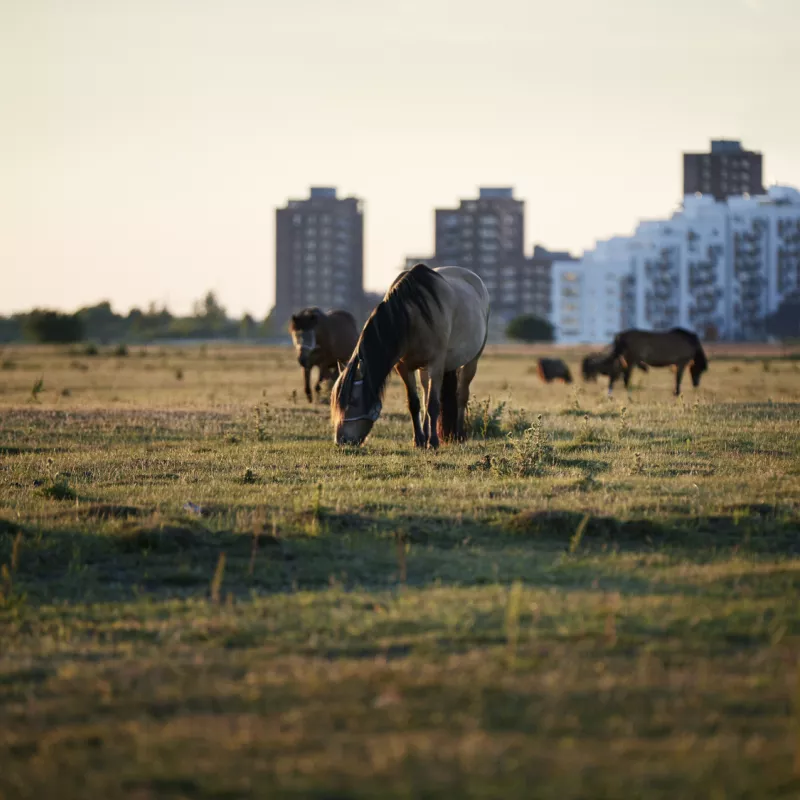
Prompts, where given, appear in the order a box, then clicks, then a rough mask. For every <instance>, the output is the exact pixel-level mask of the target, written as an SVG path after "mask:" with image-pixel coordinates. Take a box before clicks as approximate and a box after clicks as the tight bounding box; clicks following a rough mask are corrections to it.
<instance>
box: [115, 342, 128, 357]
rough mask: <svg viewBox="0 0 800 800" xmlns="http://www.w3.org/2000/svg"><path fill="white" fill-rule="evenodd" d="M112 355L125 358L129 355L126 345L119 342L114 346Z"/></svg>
mask: <svg viewBox="0 0 800 800" xmlns="http://www.w3.org/2000/svg"><path fill="white" fill-rule="evenodd" d="M114 355H115V356H116V357H117V358H127V357H128V356H129V355H130V353H129V352H128V346H127V345H126V344H123V343H122V342H120V344H118V345H117V346H116V347H115V348H114Z"/></svg>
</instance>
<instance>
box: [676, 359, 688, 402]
mask: <svg viewBox="0 0 800 800" xmlns="http://www.w3.org/2000/svg"><path fill="white" fill-rule="evenodd" d="M675 366H676V368H675V397H678V395H680V393H681V381H682V380H683V371H684V370H685V369H686V364H684V363H680V364H676V365H675Z"/></svg>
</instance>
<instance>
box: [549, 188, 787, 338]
mask: <svg viewBox="0 0 800 800" xmlns="http://www.w3.org/2000/svg"><path fill="white" fill-rule="evenodd" d="M614 280H617V283H618V287H617V288H618V294H617V296H618V298H619V303H618V304H617V305H614V304H612V303H607V302H602V303H600V302H599V299H600V297H601V295H602V297H603V298H604V299H605V298H610V297H611V294H612V292H611V286H612V284H613V282H614ZM600 287H603V289H602V291H601V288H600ZM798 290H800V192H798V191H797V190H795V189H791V188H789V187H772V188H771V189H770V190H769V191H768V192H767V194H766V195H763V196H759V197H747V196H742V197H732V198H729V199H728V200H727V201H726V202H715V201H714V199H713V197H710V196H705V195H704V196H687V197H685V198H684V202H683V208H682V210H681V211H679V212H676V213H675V214H673V216H672V217H671V218H670V219H668V220H653V221H646V222H642V223H640V225H639V226H638V227H637V229H636V232H635V233H634V235H633V236H631V237H629V238H621V237H620V238H616V239H612V240H610V241H608V242H600V243H598V245H597V247H596V249H595V250H594V251H590V252H587V253H585V254H584V256H583V259H582V260H581V261H580V262H578V263H577V264H576V263H572V264H564V265H561V264H556V265H554V271H553V290H552V291H553V293H552V307H553V319H552V321H553V324H554V325H555V327H556V339H557V341H561V342H572V343H578V342H594V343H605V342H609V341H611V338H612V337H613V333H616V332H617V331H619V330H622V329H624V328H626V327H637V328H644V329H649V330H658V329H664V328H670V327H673V326H681V327H684V328H688V329H690V330H694V331H696V332H697V333H698V334H699V335H700V337H701V338H703V339H717V338H719V339H736V340H752V339H760V338H763V337H764V336H765V330H764V319H765V317H766V316H768V315H769V314H771V313H772V312H774V311H775V310H776V309H777V308H778V306H779V305H780V304H781V302H782V301H783V300H784V299H785V298H786V296H787V295H788V294H790V293H792V292H796V291H798ZM609 330H611V331H612V333H611V336H609V335H608V331H609Z"/></svg>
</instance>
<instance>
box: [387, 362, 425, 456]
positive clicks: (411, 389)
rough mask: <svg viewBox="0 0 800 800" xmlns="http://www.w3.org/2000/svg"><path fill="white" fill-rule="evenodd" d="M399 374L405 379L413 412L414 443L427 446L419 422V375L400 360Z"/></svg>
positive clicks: (397, 367) (409, 408) (397, 369)
mask: <svg viewBox="0 0 800 800" xmlns="http://www.w3.org/2000/svg"><path fill="white" fill-rule="evenodd" d="M395 370H396V371H397V374H398V375H399V376H400V377H401V378H402V379H403V383H404V384H405V385H406V397H407V398H408V411H409V413H410V414H411V424H412V425H413V426H414V444H415V445H416V446H417V447H425V443H426V441H427V439H426V437H425V436H424V435H423V433H422V426H421V425H420V424H419V412H420V408H421V406H420V402H419V395H418V394H417V376H416V373H415V372H409V371H408V368H407V367H406V365H405V364H403V363H402V362H398V364H397V366H396V367H395Z"/></svg>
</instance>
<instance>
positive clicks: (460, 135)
mask: <svg viewBox="0 0 800 800" xmlns="http://www.w3.org/2000/svg"><path fill="white" fill-rule="evenodd" d="M798 77H800V0H548V1H547V2H542V1H541V0H492V1H491V2H488V1H486V0H482V1H480V2H479V1H478V0H403V2H391V3H390V2H384V1H383V0H248V1H246V0H126V1H123V0H51V1H50V2H48V1H47V0H0V277H1V278H2V280H1V281H0V312H1V313H7V312H10V311H18V310H23V309H27V308H30V307H32V306H34V305H38V306H48V307H57V308H64V309H75V308H77V307H79V306H80V305H85V304H90V303H94V302H98V301H100V300H103V299H108V300H110V301H111V302H112V305H113V306H114V307H115V309H117V310H119V311H127V310H128V309H129V308H130V307H131V306H133V305H139V306H145V305H147V304H148V303H149V302H150V301H156V302H157V303H159V304H160V303H162V302H166V303H167V304H168V305H169V307H170V309H171V310H173V311H176V312H180V313H183V312H186V311H188V310H189V309H190V307H191V305H192V302H193V301H194V300H195V299H197V298H199V297H200V296H201V295H203V293H204V292H206V291H207V290H208V289H214V290H215V291H216V292H217V293H218V295H219V297H220V299H221V301H222V303H223V305H225V306H226V307H227V308H228V310H229V312H231V313H234V314H237V315H238V314H241V313H242V312H244V311H249V312H251V313H253V314H254V315H256V316H258V317H263V316H264V314H265V313H266V312H267V310H268V309H269V308H270V307H271V305H272V302H273V297H274V252H275V245H274V209H275V207H276V206H278V205H281V204H283V203H284V202H285V200H286V199H287V197H303V196H305V195H306V193H307V191H308V187H309V186H310V185H335V186H338V187H339V190H340V193H342V194H356V195H358V196H359V197H361V198H363V199H364V200H365V201H366V215H365V220H366V263H367V268H366V281H367V285H368V287H369V288H375V289H383V288H385V287H386V286H387V285H388V283H389V281H390V280H391V278H392V277H393V275H394V274H396V270H397V268H398V267H399V265H400V264H401V263H402V260H403V257H404V256H405V255H406V254H425V253H429V252H430V251H431V250H432V248H433V208H434V207H435V206H446V205H450V204H454V203H456V202H457V201H458V199H459V198H461V197H469V196H472V195H474V194H475V193H476V190H477V187H478V186H479V185H512V186H514V187H515V192H516V195H517V196H518V197H520V198H523V199H524V200H525V201H526V211H527V214H526V247H527V250H528V251H530V250H531V248H532V245H533V242H540V243H542V244H545V245H546V246H548V247H551V248H553V249H564V248H569V249H572V250H574V251H576V252H580V251H581V250H582V249H583V248H587V247H590V246H591V245H592V243H593V242H594V240H595V239H597V238H606V237H608V236H611V235H614V234H619V233H623V234H624V233H628V232H629V231H631V230H632V228H633V226H634V225H635V223H636V221H637V220H638V219H640V218H642V217H654V216H664V215H668V214H669V213H670V212H671V211H672V209H674V207H675V205H676V203H677V202H678V201H679V199H680V193H681V152H682V151H683V150H702V149H705V148H707V146H708V141H709V139H711V138H724V137H729V138H740V139H742V141H743V143H744V144H745V146H748V147H750V148H752V149H757V150H761V151H762V152H763V153H764V155H765V179H766V180H767V181H768V182H772V181H776V180H777V181H779V182H781V183H790V184H794V185H797V184H800V104H799V103H798V102H797V100H798V93H799V92H800V89H798Z"/></svg>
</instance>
